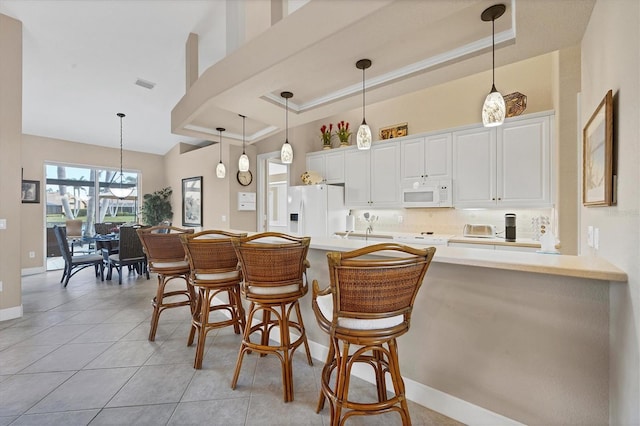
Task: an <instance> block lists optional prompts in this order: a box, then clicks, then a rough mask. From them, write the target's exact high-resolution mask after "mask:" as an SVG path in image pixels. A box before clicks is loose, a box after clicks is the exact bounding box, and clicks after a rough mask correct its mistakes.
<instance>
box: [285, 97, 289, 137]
mask: <svg viewBox="0 0 640 426" xmlns="http://www.w3.org/2000/svg"><path fill="white" fill-rule="evenodd" d="M284 104H285V107H284V109H285V111H286V114H285V116H284V117H285V119H284V122H285V135H284V141H285V142H286V143H289V98H285V99H284Z"/></svg>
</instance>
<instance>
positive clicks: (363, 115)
mask: <svg viewBox="0 0 640 426" xmlns="http://www.w3.org/2000/svg"><path fill="white" fill-rule="evenodd" d="M364 70H365V68H362V123H363V124H365V123H366V121H365V113H364V105H365V102H364V96H365V90H364Z"/></svg>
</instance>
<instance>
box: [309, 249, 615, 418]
mask: <svg viewBox="0 0 640 426" xmlns="http://www.w3.org/2000/svg"><path fill="white" fill-rule="evenodd" d="M375 243H376V242H375V241H369V242H366V241H362V240H349V239H347V240H344V239H339V238H312V241H311V248H310V250H309V254H308V259H309V261H310V263H311V268H310V270H309V271H308V278H309V280H310V281H311V280H313V279H317V280H318V281H319V283H320V287H321V288H324V287H326V286H328V285H329V277H328V268H327V259H326V253H327V252H328V251H348V250H353V249H357V248H360V247H363V246H364V245H368V244H375ZM416 247H421V246H416ZM422 247H423V246H422ZM626 281H627V276H626V274H625V273H624V271H621V270H620V269H618V268H616V267H615V266H613V265H611V264H609V263H608V262H606V261H604V260H602V259H600V258H597V257H581V256H563V255H547V254H539V253H527V252H509V251H490V250H479V249H467V248H454V247H444V246H443V247H438V248H437V252H436V255H435V257H434V260H433V262H432V265H431V267H430V269H429V271H428V272H427V275H426V277H425V281H424V283H423V286H422V288H421V289H420V291H419V293H418V296H417V298H416V301H415V304H414V311H413V316H412V323H411V330H410V331H409V333H408V334H407V335H405V336H403V337H401V338H400V339H399V345H400V363H401V371H402V374H403V376H404V377H405V381H406V385H407V395H408V397H409V398H410V399H412V400H414V401H416V402H418V403H420V404H422V405H425V406H427V407H429V408H432V409H434V410H436V411H439V412H441V413H443V414H445V415H448V416H450V417H453V418H455V419H457V420H460V421H462V422H465V423H470V424H521V423H522V424H545V425H551V424H570V423H573V424H607V423H608V404H609V399H608V389H609V374H608V370H609V286H611V285H626V284H625V283H626ZM309 293H311V292H309ZM310 299H311V294H308V295H307V296H305V299H304V300H303V301H302V303H301V306H302V309H303V317H304V320H305V323H306V324H307V333H308V336H309V339H310V340H311V341H312V342H313V343H312V350H313V352H314V357H316V358H319V359H324V356H325V355H326V345H327V341H328V339H327V336H326V335H325V334H324V333H323V332H322V331H321V330H320V329H319V328H318V327H317V326H316V323H315V318H314V316H313V312H312V311H311V303H310Z"/></svg>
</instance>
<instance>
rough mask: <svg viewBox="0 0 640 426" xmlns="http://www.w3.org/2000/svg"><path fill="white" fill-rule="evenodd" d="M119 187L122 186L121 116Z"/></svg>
mask: <svg viewBox="0 0 640 426" xmlns="http://www.w3.org/2000/svg"><path fill="white" fill-rule="evenodd" d="M120 185H121V186H122V116H120Z"/></svg>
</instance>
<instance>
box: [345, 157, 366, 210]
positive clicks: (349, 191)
mask: <svg viewBox="0 0 640 426" xmlns="http://www.w3.org/2000/svg"><path fill="white" fill-rule="evenodd" d="M370 175H371V161H370V157H369V151H360V150H350V151H347V152H345V153H344V202H345V204H346V206H347V207H369V206H370V205H371V203H370V201H371V198H370V186H369V184H370V180H369V177H370Z"/></svg>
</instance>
